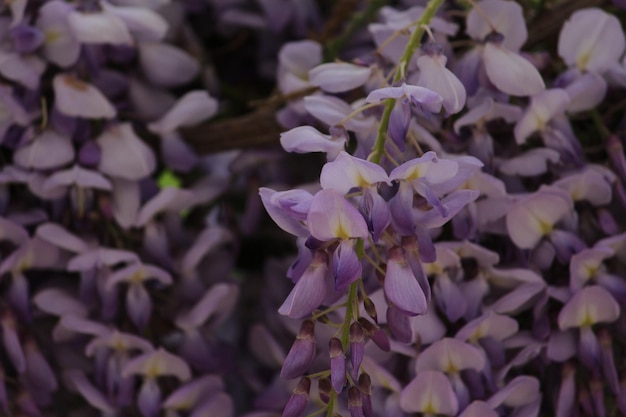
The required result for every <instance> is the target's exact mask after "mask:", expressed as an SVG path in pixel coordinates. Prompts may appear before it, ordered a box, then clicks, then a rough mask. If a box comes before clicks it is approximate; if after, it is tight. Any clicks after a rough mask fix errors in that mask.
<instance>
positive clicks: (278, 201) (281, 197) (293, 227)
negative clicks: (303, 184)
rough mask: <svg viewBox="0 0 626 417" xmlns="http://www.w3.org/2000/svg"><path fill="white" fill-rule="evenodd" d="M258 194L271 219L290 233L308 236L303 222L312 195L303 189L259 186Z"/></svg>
mask: <svg viewBox="0 0 626 417" xmlns="http://www.w3.org/2000/svg"><path fill="white" fill-rule="evenodd" d="M259 195H260V196H261V200H262V201H263V205H264V206H265V210H267V213H268V214H269V216H270V217H271V218H272V220H273V221H274V222H275V223H276V224H277V225H278V226H279V227H280V228H281V229H283V230H285V231H286V232H288V233H291V234H292V235H296V236H300V237H308V236H309V230H308V228H306V227H305V226H304V224H303V221H304V220H306V216H307V213H308V211H309V207H310V204H311V201H312V199H313V196H312V195H311V194H310V193H308V192H306V191H304V190H289V191H282V192H278V191H274V190H272V189H269V188H265V187H261V188H260V189H259Z"/></svg>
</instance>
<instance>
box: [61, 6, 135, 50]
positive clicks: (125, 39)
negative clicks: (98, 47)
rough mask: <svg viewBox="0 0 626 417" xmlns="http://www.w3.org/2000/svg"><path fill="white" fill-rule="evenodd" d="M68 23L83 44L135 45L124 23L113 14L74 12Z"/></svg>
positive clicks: (70, 15) (70, 14) (68, 18)
mask: <svg viewBox="0 0 626 417" xmlns="http://www.w3.org/2000/svg"><path fill="white" fill-rule="evenodd" d="M67 22H68V24H69V25H70V28H71V29H72V33H73V34H74V36H75V37H76V39H78V40H79V41H80V42H81V43H87V44H89V43H95V44H100V43H108V44H112V45H132V44H133V37H132V36H131V34H130V32H129V31H128V27H127V26H126V24H125V23H124V21H123V20H122V19H120V18H119V17H117V16H115V15H113V14H111V13H107V12H94V13H88V12H85V13H83V12H79V11H76V10H73V11H72V12H71V13H69V15H68V16H67Z"/></svg>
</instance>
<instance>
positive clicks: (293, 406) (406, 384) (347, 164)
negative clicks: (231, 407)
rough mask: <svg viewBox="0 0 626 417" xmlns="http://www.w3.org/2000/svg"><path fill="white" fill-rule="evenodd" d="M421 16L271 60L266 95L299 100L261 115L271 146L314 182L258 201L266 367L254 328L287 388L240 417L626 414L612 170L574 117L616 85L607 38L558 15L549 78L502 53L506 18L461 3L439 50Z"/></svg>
mask: <svg viewBox="0 0 626 417" xmlns="http://www.w3.org/2000/svg"><path fill="white" fill-rule="evenodd" d="M441 3H442V2H440V1H439V2H438V1H436V0H435V1H430V2H428V4H427V5H426V7H421V6H416V7H412V8H410V9H408V10H396V9H393V8H391V7H383V8H382V9H381V10H380V13H379V19H380V22H379V23H373V24H371V25H369V27H368V31H369V34H370V35H371V39H373V43H374V44H375V48H376V49H375V50H372V48H371V45H369V49H368V46H364V47H363V49H362V50H360V53H359V54H358V56H357V57H356V58H354V59H351V60H350V62H347V61H344V62H332V63H322V51H323V46H322V45H320V44H317V43H316V42H313V41H299V42H293V43H291V44H287V45H286V46H285V47H284V48H283V49H282V50H281V54H280V56H279V69H278V75H279V78H278V83H279V86H280V88H281V90H282V91H283V92H284V93H287V94H292V95H294V93H297V92H299V91H306V90H308V89H314V88H315V87H317V88H318V90H317V91H316V92H314V93H313V94H308V95H305V96H304V97H300V98H297V99H296V100H294V101H291V102H289V103H288V106H287V107H285V108H284V109H283V110H282V111H281V112H280V114H279V120H280V121H281V123H283V124H284V125H285V126H287V127H288V128H290V130H288V131H287V132H285V133H283V134H282V135H281V144H282V146H283V148H284V149H285V150H287V151H289V152H297V153H307V152H323V153H325V154H326V156H327V160H328V162H327V163H326V164H325V165H324V166H323V168H322V170H321V174H320V180H319V183H318V184H317V183H316V184H309V185H307V186H306V187H303V188H300V189H291V190H286V191H276V190H274V189H272V188H262V189H261V190H260V195H261V199H262V201H263V203H264V205H265V208H266V210H267V212H268V213H269V215H270V217H271V218H272V219H273V220H274V221H275V222H276V223H277V224H278V226H280V227H281V228H282V229H283V230H285V231H287V232H289V233H290V234H292V235H294V236H296V237H297V243H298V244H297V246H298V256H297V258H296V260H295V262H293V264H292V265H291V267H290V268H289V269H288V271H287V276H288V278H289V279H290V280H291V281H292V282H293V284H294V285H293V287H292V289H291V292H290V293H289V295H288V296H287V297H286V299H284V300H283V301H282V305H280V307H279V308H278V311H279V313H280V314H282V315H283V316H287V317H289V318H291V319H303V321H302V322H301V325H300V326H299V327H298V325H297V324H294V322H293V321H289V320H287V319H285V321H284V327H285V328H287V329H288V330H289V331H291V332H292V334H294V333H295V341H294V342H293V344H292V346H291V348H290V349H289V351H288V352H287V353H285V352H284V351H283V350H282V348H281V347H280V345H279V344H278V343H277V341H276V340H275V339H274V337H276V335H277V334H278V333H277V332H278V330H277V329H274V333H273V334H274V335H273V334H272V332H271V331H269V330H268V329H267V328H263V330H261V329H259V328H255V329H254V332H255V333H254V336H255V337H258V338H259V339H258V340H264V341H265V342H266V343H267V345H268V346H271V349H270V350H271V352H272V353H271V354H266V355H264V357H265V358H266V359H267V363H268V364H270V365H269V366H273V367H277V366H279V367H281V372H280V375H281V377H282V378H283V379H286V380H290V384H285V383H280V382H277V381H275V382H274V383H273V384H272V385H271V386H269V387H267V388H266V389H265V390H261V391H260V393H259V397H258V399H257V405H258V408H259V409H262V410H265V411H264V412H261V413H259V414H254V415H264V416H265V415H275V414H274V413H278V414H280V413H281V412H282V415H283V416H289V417H292V416H294V417H295V416H300V415H305V414H310V415H316V414H322V413H323V414H325V415H329V416H330V415H347V414H350V415H351V416H353V417H355V416H364V417H370V416H382V415H385V416H405V415H412V414H414V413H421V415H425V416H434V415H446V416H463V417H469V416H513V415H514V416H538V415H556V416H563V417H565V416H574V415H588V416H597V417H604V416H606V415H617V413H618V411H616V410H620V411H621V412H622V413H626V401H624V398H626V397H624V395H626V391H625V388H624V386H625V385H624V382H623V381H625V380H626V369H625V368H624V367H623V364H621V363H620V356H619V355H616V353H615V352H616V350H617V348H618V347H619V346H620V345H621V343H623V340H625V339H624V338H625V337H626V327H625V326H624V323H625V322H624V315H623V310H624V307H626V304H625V303H626V296H625V295H626V277H625V275H624V273H625V272H626V262H625V260H626V258H625V252H624V251H625V248H626V243H625V242H626V234H625V233H623V232H621V231H623V230H624V226H625V225H624V223H623V219H622V218H621V217H620V216H619V213H620V212H623V210H624V208H626V198H625V196H626V193H625V192H624V183H625V182H626V159H625V157H624V151H623V147H622V140H621V139H620V138H619V137H618V136H616V135H615V134H611V132H610V131H608V129H607V128H606V127H605V126H604V125H603V124H602V119H601V117H599V116H598V113H597V112H596V110H595V109H597V108H598V106H599V105H601V103H603V102H604V100H605V97H606V96H607V94H610V93H611V92H612V91H619V89H620V88H621V87H622V86H623V85H624V79H625V77H624V73H625V72H624V62H620V58H622V55H623V53H624V33H623V31H622V28H621V26H620V23H619V21H618V19H617V18H616V17H614V16H612V15H610V14H608V13H606V12H605V11H602V10H600V9H581V10H577V11H575V12H574V13H573V14H572V15H571V16H570V17H569V19H568V20H567V21H566V22H565V24H564V25H563V27H562V28H561V32H560V34H559V41H558V48H557V49H558V50H557V51H556V52H557V53H558V56H559V57H560V59H561V62H560V63H559V65H560V66H558V68H560V69H562V73H561V74H554V73H551V72H550V71H548V70H547V69H546V68H545V64H546V60H545V59H544V57H543V55H542V54H541V53H538V54H530V53H526V52H523V51H522V50H521V49H522V46H523V45H524V43H525V42H526V40H527V37H528V33H527V28H526V23H525V20H524V14H523V10H522V7H521V6H520V5H519V4H517V3H515V2H513V1H506V0H483V1H478V2H476V3H474V2H470V3H472V8H471V9H470V10H468V11H467V13H466V20H465V25H464V27H465V34H466V35H467V36H468V37H469V38H470V39H471V41H470V42H471V43H472V44H473V46H472V47H471V48H469V49H464V50H462V51H453V46H452V43H451V42H450V39H452V38H453V37H455V36H458V34H457V32H458V26H457V24H456V23H454V20H453V19H452V18H450V19H447V16H453V15H454V13H450V15H448V12H450V11H451V10H449V9H447V8H446V6H449V5H444V7H443V8H442V9H441V10H440V11H439V14H438V15H437V16H433V10H434V9H436V8H437V7H438V6H440V5H441ZM456 12H458V10H457V11H456ZM457 15H458V14H457ZM424 32H426V34H427V36H426V40H425V41H424V42H422V44H421V45H420V39H421V35H422V34H423V33H424ZM415 40H417V42H414V41H415ZM464 45H467V41H465V42H464ZM609 45H610V46H609ZM363 50H364V51H365V52H363ZM413 52H415V55H412V53H413ZM455 53H456V54H458V56H460V58H457V57H456V56H455ZM353 55H354V54H352V55H351V56H353ZM542 72H544V73H546V74H547V75H546V76H545V80H546V81H544V76H542ZM548 79H549V80H550V82H547V80H548ZM550 83H551V85H550ZM546 84H548V85H546ZM363 92H364V93H365V94H364V95H362V96H361V98H360V99H359V98H358V97H359V93H363ZM296 95H297V94H296ZM355 98H356V100H355ZM512 98H514V99H512ZM348 99H349V100H352V101H351V102H348V101H347V100H348ZM354 100H355V101H354ZM455 114H460V116H452V115H455ZM571 115H577V117H579V118H582V119H583V120H586V121H587V123H588V124H590V125H592V126H593V128H594V129H596V132H595V133H594V134H593V135H592V138H593V148H594V149H598V148H600V149H601V150H602V149H607V152H608V154H609V158H606V157H604V155H601V156H599V157H593V156H594V155H592V154H591V153H590V152H591V151H590V150H589V149H588V146H589V144H587V143H583V142H582V141H581V137H580V132H579V131H577V129H575V127H573V126H572V124H571V123H570V121H569V117H570V116H571ZM305 124H306V125H305ZM312 125H315V126H316V127H314V126H312ZM503 132H504V133H503ZM535 138H538V139H540V140H535ZM346 148H348V149H353V152H352V154H349V153H347V152H345V149H346ZM596 152H597V150H596ZM596 155H597V154H596ZM274 188H276V187H274ZM275 270H276V267H274V268H273V271H274V272H276V271H275ZM251 337H252V336H251ZM261 338H262V339H261ZM285 385H286V386H287V389H289V390H292V391H291V394H289V395H288V394H286V393H285V388H284V387H285ZM611 413H612V414H611Z"/></svg>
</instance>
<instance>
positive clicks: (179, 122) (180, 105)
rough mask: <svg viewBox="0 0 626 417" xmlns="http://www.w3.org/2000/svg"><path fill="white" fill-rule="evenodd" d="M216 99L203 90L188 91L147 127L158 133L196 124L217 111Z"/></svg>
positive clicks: (162, 133)
mask: <svg viewBox="0 0 626 417" xmlns="http://www.w3.org/2000/svg"><path fill="white" fill-rule="evenodd" d="M217 106H218V103H217V100H215V99H214V98H213V97H211V96H209V95H208V94H207V93H206V92H205V91H190V92H189V93H187V94H185V95H184V96H182V97H181V98H180V99H179V100H178V101H177V102H176V104H174V106H173V107H172V108H171V109H170V110H169V111H168V112H167V113H166V114H165V115H164V116H163V117H161V118H160V119H159V120H157V121H156V122H153V123H150V124H149V125H148V128H149V129H150V130H151V131H152V132H154V133H157V134H159V135H164V134H167V133H171V132H174V131H175V130H177V129H179V128H181V127H188V126H193V125H196V124H198V123H200V122H202V121H204V120H206V119H208V118H209V117H211V116H213V115H214V114H215V113H217Z"/></svg>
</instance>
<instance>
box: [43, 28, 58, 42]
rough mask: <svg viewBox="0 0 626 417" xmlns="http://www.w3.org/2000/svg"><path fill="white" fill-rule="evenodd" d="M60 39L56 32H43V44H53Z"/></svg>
mask: <svg viewBox="0 0 626 417" xmlns="http://www.w3.org/2000/svg"><path fill="white" fill-rule="evenodd" d="M60 38H61V33H60V32H57V31H56V30H46V31H45V32H44V43H53V42H56V41H57V40H58V39H60Z"/></svg>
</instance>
